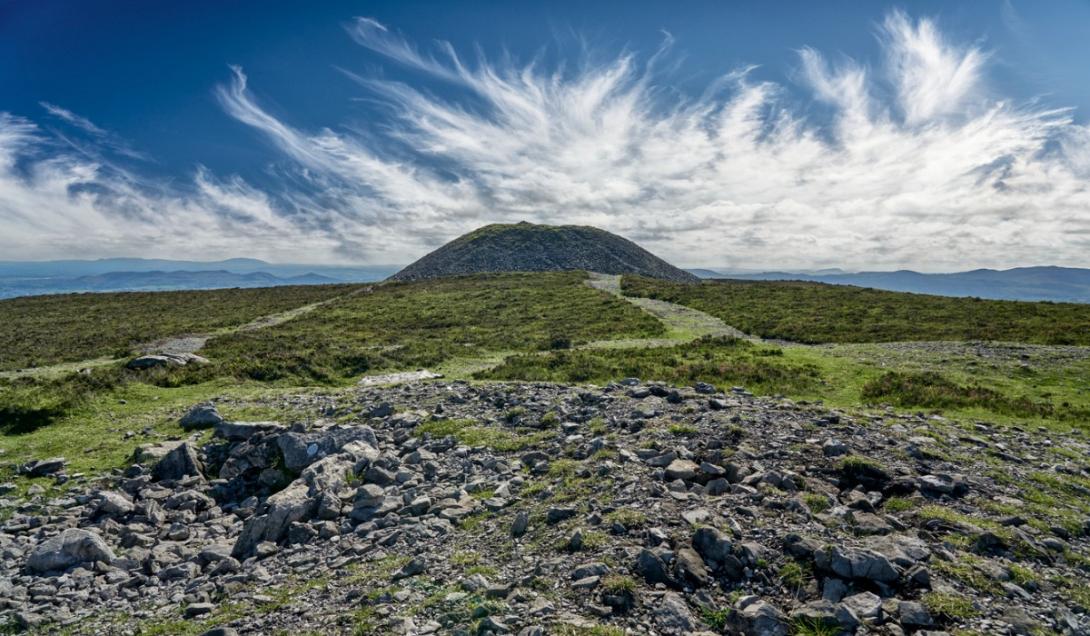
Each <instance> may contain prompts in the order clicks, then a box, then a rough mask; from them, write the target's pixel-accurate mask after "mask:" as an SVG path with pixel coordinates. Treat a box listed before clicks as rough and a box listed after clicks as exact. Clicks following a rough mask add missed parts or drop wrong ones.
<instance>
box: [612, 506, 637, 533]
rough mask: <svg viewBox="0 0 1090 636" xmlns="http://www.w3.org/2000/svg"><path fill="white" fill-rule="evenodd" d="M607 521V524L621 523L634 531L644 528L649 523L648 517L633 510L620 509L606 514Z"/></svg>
mask: <svg viewBox="0 0 1090 636" xmlns="http://www.w3.org/2000/svg"><path fill="white" fill-rule="evenodd" d="M605 521H606V523H619V524H621V525H622V526H624V527H625V528H628V529H629V530H632V529H634V528H642V527H643V526H644V525H645V524H646V523H647V515H646V514H644V513H643V512H641V511H639V510H635V509H633V508H618V509H617V510H614V511H613V512H610V513H608V514H606V516H605Z"/></svg>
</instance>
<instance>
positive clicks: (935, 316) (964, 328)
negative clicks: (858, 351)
mask: <svg viewBox="0 0 1090 636" xmlns="http://www.w3.org/2000/svg"><path fill="white" fill-rule="evenodd" d="M621 288H622V291H623V292H624V293H625V294H626V295H630V296H640V297H645V298H655V299H659V300H666V301H669V302H673V303H678V304H681V305H685V306H687V307H692V308H694V309H699V310H701V311H704V312H706V313H709V314H711V315H713V316H716V317H718V318H721V319H722V320H723V321H724V322H726V323H727V324H728V325H731V326H733V327H737V328H738V329H741V330H742V331H745V332H746V333H750V334H754V335H757V336H761V337H762V338H775V339H783V340H791V341H794V342H805V343H820V342H895V341H908V340H916V341H919V340H963V341H964V340H997V341H1009V342H1028V343H1037V344H1078V345H1090V305H1084V304H1075V303H1052V302H1015V301H1005V300H980V299H975V298H951V297H946V296H929V295H923V294H906V293H900V292H890V291H882V290H877V289H865V288H861V287H851V286H847V285H826V284H822V283H808V282H792V281H739V280H716V281H702V282H701V283H700V284H699V285H684V284H678V283H669V282H664V281H660V280H653V279H648V278H641V277H634V276H625V277H624V278H623V279H622V281H621Z"/></svg>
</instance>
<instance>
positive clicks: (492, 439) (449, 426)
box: [415, 420, 555, 452]
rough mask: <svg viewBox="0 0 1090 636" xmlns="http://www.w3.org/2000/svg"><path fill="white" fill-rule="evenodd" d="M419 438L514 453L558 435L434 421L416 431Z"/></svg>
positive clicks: (467, 422)
mask: <svg viewBox="0 0 1090 636" xmlns="http://www.w3.org/2000/svg"><path fill="white" fill-rule="evenodd" d="M415 433H416V434H417V435H431V436H432V437H447V436H453V437H454V438H455V439H456V440H458V442H459V443H460V444H465V445H466V446H471V447H478V446H481V447H487V448H491V449H492V450H497V451H504V452H511V451H519V450H524V449H526V448H529V447H531V446H533V445H535V444H537V443H540V442H542V441H544V440H545V439H547V438H549V437H552V436H553V435H555V433H552V432H549V431H537V430H534V429H507V428H499V427H496V426H480V425H478V424H476V423H475V422H473V421H472V420H435V421H432V422H425V423H423V424H420V425H418V426H417V427H416V430H415Z"/></svg>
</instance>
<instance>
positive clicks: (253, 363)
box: [201, 272, 664, 383]
mask: <svg viewBox="0 0 1090 636" xmlns="http://www.w3.org/2000/svg"><path fill="white" fill-rule="evenodd" d="M585 279H586V275H585V274H584V273H582V272H561V273H546V274H540V273H534V274H490V275H476V276H462V277H454V278H444V279H436V280H430V281H421V282H414V283H390V284H385V285H380V286H376V287H375V288H374V291H373V292H371V293H367V294H360V295H356V296H352V297H349V298H345V299H342V300H338V301H336V302H334V303H331V304H330V305H328V306H326V307H323V308H322V311H320V312H314V313H312V314H309V315H306V316H303V317H301V318H298V319H296V320H291V321H288V322H286V323H283V324H281V325H278V326H276V327H270V328H267V329H261V330H255V331H250V332H239V333H234V334H229V335H225V336H222V337H219V338H215V339H213V340H211V341H209V342H208V344H207V345H206V347H205V349H203V350H202V354H203V355H207V356H208V357H209V358H211V359H212V360H213V361H214V364H213V365H212V366H211V367H209V368H208V369H204V370H201V373H205V374H207V373H216V374H219V375H234V376H237V377H245V378H250V379H256V380H280V379H284V378H292V379H295V380H297V381H301V382H304V383H313V382H318V383H330V382H338V381H340V380H344V379H347V378H350V377H353V376H358V375H360V374H363V373H367V372H373V371H379V370H386V369H399V370H400V369H411V368H417V367H425V366H434V365H437V364H439V363H441V362H444V361H447V360H450V359H452V358H456V357H467V356H476V355H481V354H482V353H484V352H488V351H539V350H547V349H554V348H564V347H568V346H571V345H573V344H579V343H583V342H587V341H591V340H600V339H607V338H617V337H633V338H642V337H653V336H657V335H660V334H662V333H663V332H664V329H663V327H662V324H661V323H659V322H658V321H657V320H655V319H654V318H653V317H651V316H649V315H647V314H645V313H643V312H642V311H640V310H639V309H637V308H636V307H633V306H632V305H630V304H629V303H626V302H624V301H623V300H620V299H618V298H613V297H610V296H608V295H606V294H603V293H602V292H600V291H597V290H594V289H591V288H590V287H588V286H586V285H585V284H583V281H584V280H585Z"/></svg>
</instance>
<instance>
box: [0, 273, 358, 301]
mask: <svg viewBox="0 0 1090 636" xmlns="http://www.w3.org/2000/svg"><path fill="white" fill-rule="evenodd" d="M338 282H340V281H338V280H336V279H334V278H329V277H327V276H320V275H318V274H303V275H300V276H288V277H280V276H274V275H272V274H269V273H267V272H251V273H249V274H238V273H234V272H228V271H224V270H218V271H199V272H187V271H180V272H157V271H152V272H107V273H105V274H95V275H92V276H79V277H71V278H64V277H59V278H33V279H0V298H11V297H14V296H31V295H38V294H64V293H74V292H104V291H168V290H182V289H221V288H227V287H280V286H283V285H325V284H332V283H338Z"/></svg>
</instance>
